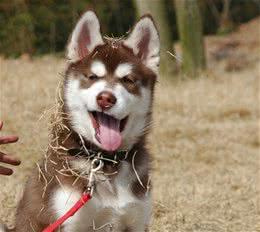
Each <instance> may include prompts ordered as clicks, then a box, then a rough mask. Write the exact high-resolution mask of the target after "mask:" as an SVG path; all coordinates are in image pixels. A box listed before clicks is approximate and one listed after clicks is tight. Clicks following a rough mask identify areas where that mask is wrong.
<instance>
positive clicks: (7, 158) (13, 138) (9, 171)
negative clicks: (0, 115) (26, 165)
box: [0, 120, 21, 176]
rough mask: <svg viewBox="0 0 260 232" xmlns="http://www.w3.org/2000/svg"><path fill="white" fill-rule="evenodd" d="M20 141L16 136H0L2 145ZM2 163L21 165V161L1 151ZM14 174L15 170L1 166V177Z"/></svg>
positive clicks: (0, 161)
mask: <svg viewBox="0 0 260 232" xmlns="http://www.w3.org/2000/svg"><path fill="white" fill-rule="evenodd" d="M2 127H3V122H2V121H1V120H0V130H1V129H2ZM17 141H18V137H17V136H16V135H4V136H0V145H1V144H8V143H15V142H17ZM0 163H6V164H10V165H15V166H17V165H19V164H20V163H21V161H20V160H18V159H15V158H12V157H11V156H10V155H7V154H5V153H3V152H1V151H0ZM12 174H13V170H12V169H10V168H6V167H3V166H1V165H0V175H7V176H10V175H12Z"/></svg>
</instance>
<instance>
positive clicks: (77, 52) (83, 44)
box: [67, 11, 104, 62]
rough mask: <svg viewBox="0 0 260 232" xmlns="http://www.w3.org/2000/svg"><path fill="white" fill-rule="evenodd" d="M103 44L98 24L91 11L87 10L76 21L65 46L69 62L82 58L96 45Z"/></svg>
mask: <svg viewBox="0 0 260 232" xmlns="http://www.w3.org/2000/svg"><path fill="white" fill-rule="evenodd" d="M102 44H104V42H103V39H102V36H101V33H100V24H99V20H98V18H97V16H96V14H95V13H94V12H93V11H87V12H86V13H84V14H83V15H82V17H81V18H80V20H79V21H78V23H77V25H76V27H75V29H74V31H73V32H72V36H71V39H70V42H69V45H68V48H67V57H68V59H69V60H70V61H71V62H75V61H77V60H80V59H82V58H83V57H85V56H87V55H88V54H89V53H91V52H92V51H93V50H94V48H95V47H96V46H98V45H102Z"/></svg>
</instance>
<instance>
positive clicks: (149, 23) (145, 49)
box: [124, 15, 160, 72]
mask: <svg viewBox="0 0 260 232" xmlns="http://www.w3.org/2000/svg"><path fill="white" fill-rule="evenodd" d="M124 45H126V46H127V47H129V48H131V49H133V52H134V54H135V55H136V56H138V57H139V58H140V59H141V60H142V62H143V63H144V64H145V65H146V66H147V67H149V68H151V69H152V70H153V71H155V72H158V67H159V61H160V39H159V34H158V31H157V29H156V26H155V24H154V21H153V19H152V17H151V16H150V15H146V16H143V17H142V18H141V19H140V20H139V21H138V22H137V23H136V25H135V26H134V28H133V30H132V32H131V33H130V35H129V36H128V38H127V39H126V40H125V41H124Z"/></svg>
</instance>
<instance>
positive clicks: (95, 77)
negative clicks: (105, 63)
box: [84, 74, 98, 81]
mask: <svg viewBox="0 0 260 232" xmlns="http://www.w3.org/2000/svg"><path fill="white" fill-rule="evenodd" d="M84 76H85V77H86V78H87V79H89V80H92V81H94V80H97V79H98V76H97V75H95V74H90V75H84Z"/></svg>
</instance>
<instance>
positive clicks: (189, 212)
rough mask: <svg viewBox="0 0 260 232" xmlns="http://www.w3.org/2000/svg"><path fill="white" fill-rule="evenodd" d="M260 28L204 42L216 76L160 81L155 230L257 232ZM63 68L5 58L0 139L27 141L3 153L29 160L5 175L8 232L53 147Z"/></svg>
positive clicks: (2, 212)
mask: <svg viewBox="0 0 260 232" xmlns="http://www.w3.org/2000/svg"><path fill="white" fill-rule="evenodd" d="M259 23H260V20H259V19H256V20H254V21H252V22H250V23H249V24H247V25H242V26H241V27H240V28H239V29H238V30H237V31H236V32H234V33H233V34H231V35H228V36H223V37H216V36H214V37H209V38H206V48H207V56H208V67H209V70H208V71H207V72H205V73H202V74H201V75H200V77H198V78H196V79H191V78H183V77H182V76H181V75H179V76H176V77H175V76H173V77H171V78H169V77H168V78H166V77H164V76H161V78H160V81H159V84H158V86H157V89H156V97H155V104H154V126H153V128H154V129H153V131H152V134H151V136H150V141H149V148H150V150H151V151H152V153H153V160H154V161H153V177H152V180H153V198H154V210H153V220H152V227H151V231H153V232H159V231H165V232H167V231H169V232H172V231H176V232H186V231H196V232H229V231H230V232H253V231H260V223H259V222H260V207H259V203H260V202H259V194H260V186H259V174H260V173H259V171H260V167H259V165H260V163H259V162H260V157H259V155H260V154H259V146H260V141H259V78H260V75H259V74H260V73H259V72H260V70H259V64H260V59H259V54H260V53H259V51H260V46H259V38H260V37H259V27H258V26H259ZM64 68H65V65H64V60H62V59H58V58H55V57H51V56H46V57H42V58H36V59H33V60H30V59H28V58H27V57H26V56H25V57H23V58H21V59H17V60H6V59H3V58H2V59H1V60H0V69H1V75H0V83H1V90H0V118H1V119H3V120H4V122H5V126H4V130H3V132H1V133H2V134H7V133H15V134H18V135H19V136H20V140H19V143H17V144H15V145H11V146H8V147H1V150H5V151H7V152H9V153H11V154H16V155H17V156H18V157H20V158H21V159H22V161H23V163H22V165H21V166H20V167H19V168H16V170H15V174H14V175H13V176H11V177H0V183H1V188H0V206H1V207H0V218H1V220H2V221H3V222H5V223H7V224H8V225H12V224H13V221H14V213H15V207H16V205H17V201H18V200H19V198H20V196H21V194H22V189H23V185H24V183H25V181H26V180H27V178H28V175H29V173H30V171H31V169H32V168H33V167H34V166H35V163H36V162H37V161H38V160H39V159H40V157H41V156H42V155H43V154H44V150H45V148H46V147H47V143H48V115H49V114H48V109H50V108H51V107H52V105H53V103H54V99H55V91H56V88H57V85H58V82H59V81H60V76H61V75H59V73H62V72H63V70H64ZM170 79H172V80H173V79H174V81H172V80H170ZM44 115H45V116H44Z"/></svg>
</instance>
